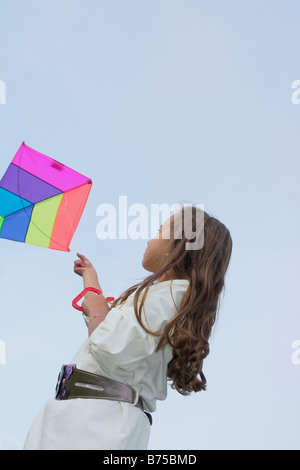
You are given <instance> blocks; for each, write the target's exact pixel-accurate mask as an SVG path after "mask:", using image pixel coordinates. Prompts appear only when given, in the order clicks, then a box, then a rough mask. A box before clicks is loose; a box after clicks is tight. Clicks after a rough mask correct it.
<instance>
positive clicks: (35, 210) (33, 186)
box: [0, 142, 92, 251]
mask: <svg viewBox="0 0 300 470" xmlns="http://www.w3.org/2000/svg"><path fill="white" fill-rule="evenodd" d="M91 187H92V181H91V179H90V178H87V177H86V176H83V175H81V174H80V173H77V171H74V170H72V169H71V168H69V167H67V166H65V165H63V164H62V163H59V162H57V161H56V160H53V159H52V158H50V157H47V155H43V154H42V153H40V152H37V151H36V150H34V149H32V148H31V147H28V146H27V145H25V142H23V143H22V145H21V146H20V148H19V150H18V151H17V153H16V155H15V157H14V159H13V160H12V162H11V164H10V165H9V167H8V169H7V171H6V173H5V174H4V176H3V178H2V179H1V181H0V238H6V239H8V240H14V241H18V242H23V243H30V244H31V245H38V246H43V247H46V248H52V249H53V250H61V251H70V249H69V245H70V242H71V240H72V238H73V235H74V233H75V230H76V228H77V225H78V223H79V220H80V218H81V215H82V213H83V210H84V207H85V204H86V202H87V199H88V196H89V193H90V190H91Z"/></svg>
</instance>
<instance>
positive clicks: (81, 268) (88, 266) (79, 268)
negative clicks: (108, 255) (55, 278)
mask: <svg viewBox="0 0 300 470" xmlns="http://www.w3.org/2000/svg"><path fill="white" fill-rule="evenodd" d="M77 256H78V258H79V259H76V260H75V261H74V273H76V274H78V276H84V275H85V274H90V273H96V270H95V268H94V266H93V265H92V263H91V262H90V261H89V260H88V259H87V258H86V257H85V256H84V255H81V254H80V253H77Z"/></svg>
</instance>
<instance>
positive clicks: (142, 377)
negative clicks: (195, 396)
mask: <svg viewBox="0 0 300 470" xmlns="http://www.w3.org/2000/svg"><path fill="white" fill-rule="evenodd" d="M201 217H202V220H203V222H204V224H203V226H202V232H203V235H204V244H203V246H202V248H200V249H196V250H187V249H186V242H187V238H186V236H185V233H184V230H182V229H180V230H181V233H180V237H178V236H176V237H175V235H174V234H175V233H176V228H177V229H178V227H184V224H183V221H184V209H182V210H181V211H179V212H178V213H176V214H175V215H173V216H171V217H170V218H169V219H168V220H167V221H166V222H165V223H164V224H163V225H162V226H161V229H160V231H159V234H158V235H157V236H156V237H155V238H153V239H152V240H150V241H149V242H148V245H147V249H146V251H145V253H144V257H143V261H142V265H143V267H144V268H145V269H146V270H147V271H149V272H150V273H151V274H150V275H148V277H146V278H145V279H144V280H143V281H141V282H140V283H138V284H136V285H134V286H132V287H130V288H129V289H127V290H126V291H125V292H124V293H123V294H122V295H121V296H120V297H119V298H118V299H116V300H115V301H114V302H113V303H112V305H110V306H109V305H108V303H107V301H106V300H105V297H104V296H103V295H97V294H96V293H94V292H88V293H87V294H86V296H85V299H84V301H83V303H82V308H83V316H84V319H85V321H86V324H87V326H88V338H87V339H86V341H85V342H84V344H83V345H82V347H81V348H80V349H79V351H78V352H77V354H76V355H75V357H74V358H73V360H72V364H69V365H66V366H64V367H63V368H62V371H61V375H60V380H59V381H58V385H57V389H56V397H55V398H52V399H50V400H48V401H47V402H46V404H45V405H44V407H43V408H42V409H41V411H40V412H39V414H38V416H37V418H36V419H35V421H34V423H33V425H32V427H31V429H30V431H29V433H28V436H27V439H26V442H25V446H24V449H32V450H40V449H47V450H49V449H53V450H76V449H81V450H86V449H94V450H95V449H105V450H116V449H122V450H124V449H134V450H139V449H147V445H148V440H149V434H150V428H151V421H152V417H151V415H150V413H152V412H154V411H155V409H156V401H157V400H164V399H165V398H166V396H167V380H170V381H171V386H172V388H174V389H176V390H177V391H178V392H179V393H181V394H183V395H188V394H190V393H191V392H198V391H200V390H205V389H206V378H205V375H204V373H203V361H204V359H205V357H206V356H207V355H208V353H209V338H210V335H211V331H212V327H213V325H214V323H215V319H216V315H217V310H218V306H219V298H220V294H221V292H222V290H223V287H224V278H225V273H226V271H227V268H228V265H229V261H230V257H231V251H232V240H231V236H230V232H229V231H228V229H227V228H226V227H225V226H224V225H223V224H222V223H221V222H219V221H218V220H217V219H216V218H214V217H211V216H209V215H208V214H207V213H206V212H204V211H202V213H201V209H199V208H196V207H194V206H192V222H193V231H195V230H196V229H195V227H196V224H197V221H198V220H200V219H201ZM179 222H180V223H179ZM170 228H171V230H170V232H169V229H170ZM168 233H170V237H168V236H167V235H166V234H168ZM177 234H178V230H177ZM74 271H75V273H76V274H78V275H80V276H82V277H83V282H84V286H85V287H95V288H97V289H99V290H100V291H102V289H101V287H100V285H99V282H98V277H97V273H96V271H95V269H94V267H93V266H92V264H91V263H90V261H89V260H88V259H87V258H86V257H85V256H83V255H81V254H79V253H78V259H77V260H76V261H75V262H74Z"/></svg>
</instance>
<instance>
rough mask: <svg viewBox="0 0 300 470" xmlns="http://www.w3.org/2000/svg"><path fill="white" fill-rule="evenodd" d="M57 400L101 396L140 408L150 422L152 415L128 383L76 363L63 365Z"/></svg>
mask: <svg viewBox="0 0 300 470" xmlns="http://www.w3.org/2000/svg"><path fill="white" fill-rule="evenodd" d="M55 398H56V399H57V400H67V399H70V398H97V399H98V398H102V399H104V400H116V401H124V402H127V403H131V404H132V405H135V406H136V407H137V408H139V409H140V410H142V411H143V412H144V413H145V414H146V415H147V417H148V419H149V422H150V424H152V416H151V414H150V413H148V412H147V411H144V406H143V399H142V397H141V396H139V397H138V394H137V392H136V391H135V390H134V388H132V387H130V385H126V384H123V383H122V382H118V381H117V380H113V379H110V378H108V377H104V376H102V375H97V374H92V373H91V372H87V371H85V370H81V369H77V367H76V364H67V365H65V364H64V365H63V366H62V368H61V370H60V373H59V375H58V380H57V384H56V388H55Z"/></svg>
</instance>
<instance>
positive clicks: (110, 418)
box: [24, 279, 189, 450]
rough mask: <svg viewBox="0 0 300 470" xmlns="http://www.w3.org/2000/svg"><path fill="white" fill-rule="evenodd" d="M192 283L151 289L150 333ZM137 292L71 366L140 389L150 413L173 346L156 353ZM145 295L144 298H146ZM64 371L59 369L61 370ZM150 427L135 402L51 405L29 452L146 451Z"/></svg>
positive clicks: (147, 306)
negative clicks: (135, 299)
mask: <svg viewBox="0 0 300 470" xmlns="http://www.w3.org/2000/svg"><path fill="white" fill-rule="evenodd" d="M188 285H189V281H188V280H185V279H174V280H173V281H163V282H160V283H157V284H154V285H153V286H151V287H150V289H149V291H148V294H147V297H146V300H145V303H144V308H143V314H144V317H143V319H144V320H145V321H144V322H143V323H144V324H145V325H146V326H149V329H150V330H151V331H163V329H164V327H165V325H166V324H167V323H168V321H169V320H170V319H171V318H172V317H173V316H174V315H175V314H176V312H177V308H178V307H179V305H180V301H181V299H182V297H183V294H184V293H185V291H186V289H187V287H188ZM134 294H135V293H132V294H131V295H130V296H129V297H128V299H127V300H126V302H125V303H124V304H122V305H121V306H116V307H114V308H112V309H111V310H110V311H109V313H108V315H107V316H106V318H105V320H104V321H103V322H102V323H100V325H99V326H98V327H97V328H96V329H95V330H94V331H93V333H92V334H91V336H90V337H89V338H87V339H86V341H85V342H84V343H83V345H82V346H81V348H80V349H79V351H78V352H77V354H76V355H75V356H74V358H73V359H72V361H71V363H73V364H76V365H77V367H78V369H82V370H86V371H88V372H92V373H95V374H99V375H104V376H106V377H110V378H112V379H115V380H118V381H119V382H123V383H125V384H128V385H130V386H132V387H133V388H135V389H136V390H137V392H138V393H139V395H140V396H141V397H142V398H143V401H144V407H145V410H146V411H149V412H153V411H155V409H156V400H164V399H165V398H166V396H167V366H168V362H169V361H170V360H171V359H172V348H171V347H170V346H169V345H167V346H166V347H165V348H164V349H161V350H159V351H158V352H157V351H156V346H157V343H158V341H159V338H158V337H155V336H153V335H150V334H148V333H147V332H146V331H145V330H144V329H143V328H142V327H141V325H140V324H139V323H138V321H137V319H136V316H135V313H134V306H133V297H134ZM142 296H143V293H141V294H140V299H139V302H140V300H141V298H142ZM58 372H59V371H58ZM149 435H150V424H149V420H148V418H147V416H146V415H145V413H143V412H142V411H141V410H140V409H138V408H137V407H135V406H134V405H132V404H130V403H125V402H118V401H113V400H104V399H90V398H74V399H69V400H56V399H55V398H52V399H50V400H48V401H47V402H46V404H45V405H44V406H43V408H42V409H41V410H40V412H39V414H38V416H37V417H36V419H35V421H34V423H33V425H32V427H31V428H30V430H29V433H28V436H27V439H26V442H25V445H24V449H25V450H26V449H28V450H29V449H32V450H41V449H45V450H86V449H93V450H98V449H105V450H116V449H121V450H124V449H131V450H132V449H133V450H139V449H147V445H148V440H149Z"/></svg>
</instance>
